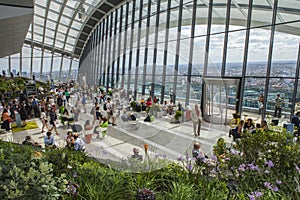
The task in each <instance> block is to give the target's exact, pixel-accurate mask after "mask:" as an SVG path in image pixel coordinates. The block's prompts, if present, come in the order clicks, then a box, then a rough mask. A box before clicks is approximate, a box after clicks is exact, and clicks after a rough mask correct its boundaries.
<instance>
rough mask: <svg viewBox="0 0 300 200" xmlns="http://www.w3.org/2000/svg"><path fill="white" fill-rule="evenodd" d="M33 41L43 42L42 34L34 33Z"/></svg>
mask: <svg viewBox="0 0 300 200" xmlns="http://www.w3.org/2000/svg"><path fill="white" fill-rule="evenodd" d="M33 40H35V41H39V42H42V41H43V35H42V34H41V35H39V34H36V33H34V34H33Z"/></svg>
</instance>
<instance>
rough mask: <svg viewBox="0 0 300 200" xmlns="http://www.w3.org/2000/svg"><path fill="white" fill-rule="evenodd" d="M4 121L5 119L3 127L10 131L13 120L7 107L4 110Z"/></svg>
mask: <svg viewBox="0 0 300 200" xmlns="http://www.w3.org/2000/svg"><path fill="white" fill-rule="evenodd" d="M2 121H3V123H2V125H1V128H2V129H5V130H6V131H9V130H10V123H11V122H12V121H13V120H12V118H11V117H10V114H9V112H8V110H7V109H6V108H5V109H4V110H3V113H2Z"/></svg>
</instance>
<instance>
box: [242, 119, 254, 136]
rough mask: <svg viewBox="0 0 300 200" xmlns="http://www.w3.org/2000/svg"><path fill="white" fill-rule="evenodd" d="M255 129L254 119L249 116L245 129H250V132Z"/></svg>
mask: <svg viewBox="0 0 300 200" xmlns="http://www.w3.org/2000/svg"><path fill="white" fill-rule="evenodd" d="M254 129H255V126H254V124H253V120H252V119H251V118H249V119H248V120H247V122H246V123H245V124H244V130H246V131H248V132H249V133H252V131H253V130H254Z"/></svg>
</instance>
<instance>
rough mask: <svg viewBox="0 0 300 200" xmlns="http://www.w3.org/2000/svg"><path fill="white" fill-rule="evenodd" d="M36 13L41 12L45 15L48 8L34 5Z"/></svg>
mask: <svg viewBox="0 0 300 200" xmlns="http://www.w3.org/2000/svg"><path fill="white" fill-rule="evenodd" d="M34 13H39V14H40V15H41V16H45V13H46V10H45V9H44V8H41V7H39V6H35V7H34Z"/></svg>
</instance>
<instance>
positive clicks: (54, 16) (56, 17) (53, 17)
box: [48, 11, 58, 21]
mask: <svg viewBox="0 0 300 200" xmlns="http://www.w3.org/2000/svg"><path fill="white" fill-rule="evenodd" d="M48 18H50V19H52V20H53V21H57V20H58V14H56V13H54V12H52V11H49V12H48Z"/></svg>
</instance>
